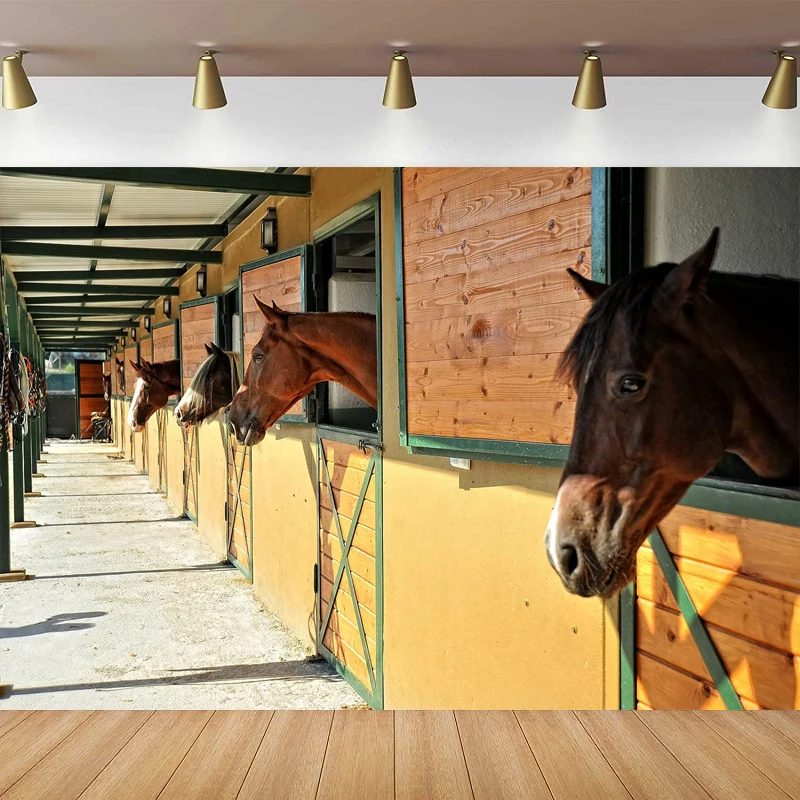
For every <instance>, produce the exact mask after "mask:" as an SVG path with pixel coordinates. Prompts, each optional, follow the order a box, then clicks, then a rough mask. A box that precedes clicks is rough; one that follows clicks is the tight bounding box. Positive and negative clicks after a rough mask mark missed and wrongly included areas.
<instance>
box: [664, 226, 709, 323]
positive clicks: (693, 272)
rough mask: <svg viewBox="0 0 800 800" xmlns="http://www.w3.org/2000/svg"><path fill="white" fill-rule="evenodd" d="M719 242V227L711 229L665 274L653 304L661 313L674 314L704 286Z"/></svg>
mask: <svg viewBox="0 0 800 800" xmlns="http://www.w3.org/2000/svg"><path fill="white" fill-rule="evenodd" d="M718 242H719V228H714V230H713V231H711V236H709V237H708V241H707V242H706V243H705V244H704V245H703V246H702V247H701V248H700V249H699V250H698V251H697V252H695V253H692V255H690V256H689V257H688V258H687V259H685V260H684V261H681V263H680V264H678V265H677V266H676V267H673V268H672V270H671V271H670V272H669V273H668V274H667V277H666V278H664V282H663V283H662V284H661V286H660V287H659V290H658V292H657V293H656V296H655V297H654V298H653V304H654V305H655V307H656V308H657V309H658V310H659V311H661V312H662V313H663V314H666V315H668V316H674V315H676V314H677V313H678V312H679V311H680V310H681V309H682V308H683V307H684V306H685V305H686V303H687V302H689V300H690V299H691V298H692V297H693V296H694V295H696V294H697V293H698V292H701V291H702V290H703V288H704V286H705V283H706V279H707V278H708V273H709V272H710V271H711V265H712V264H713V263H714V256H715V255H716V252H717V243H718Z"/></svg>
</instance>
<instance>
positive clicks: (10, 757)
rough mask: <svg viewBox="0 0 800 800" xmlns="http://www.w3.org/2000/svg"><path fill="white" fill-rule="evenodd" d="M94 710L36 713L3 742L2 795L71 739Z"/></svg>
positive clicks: (0, 764)
mask: <svg viewBox="0 0 800 800" xmlns="http://www.w3.org/2000/svg"><path fill="white" fill-rule="evenodd" d="M93 713H94V712H92V711H35V712H34V713H33V714H31V715H30V716H29V717H27V718H26V719H24V720H22V721H21V722H20V723H19V724H18V725H14V726H13V727H11V728H10V729H9V730H7V732H6V733H5V734H4V736H3V737H2V739H0V752H1V753H2V758H0V795H1V794H3V792H5V791H6V790H7V789H9V788H10V787H11V786H13V785H14V784H15V783H16V782H17V781H18V780H19V779H20V778H21V777H22V776H23V775H25V773H26V772H28V770H30V769H32V768H33V767H34V766H35V765H36V764H38V763H39V762H40V761H41V760H42V759H43V758H44V757H45V756H46V755H47V754H48V753H49V752H50V751H51V750H52V749H53V748H54V747H56V745H58V744H59V743H60V742H62V741H63V740H64V739H66V738H67V736H69V734H71V733H72V732H73V731H74V730H75V729H76V728H77V727H78V726H79V725H80V724H81V723H83V722H84V721H86V720H87V719H89V717H91V716H92V714H93Z"/></svg>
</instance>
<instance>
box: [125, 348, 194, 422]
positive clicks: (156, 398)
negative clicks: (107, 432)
mask: <svg viewBox="0 0 800 800" xmlns="http://www.w3.org/2000/svg"><path fill="white" fill-rule="evenodd" d="M131 366H132V367H133V369H134V371H135V372H136V378H137V380H136V385H135V386H134V389H133V398H132V399H131V406H130V409H129V410H128V425H129V426H130V428H131V430H132V431H133V432H134V433H139V431H142V430H143V429H144V426H145V425H146V424H147V420H148V419H150V417H152V416H153V414H155V413H156V411H158V410H159V409H161V408H164V407H165V406H166V405H167V402H168V401H169V398H170V397H171V396H172V395H174V394H177V393H178V392H179V391H180V389H181V375H180V361H177V360H172V361H158V362H155V363H150V362H149V361H145V359H142V363H141V364H137V363H136V362H135V361H133V360H131Z"/></svg>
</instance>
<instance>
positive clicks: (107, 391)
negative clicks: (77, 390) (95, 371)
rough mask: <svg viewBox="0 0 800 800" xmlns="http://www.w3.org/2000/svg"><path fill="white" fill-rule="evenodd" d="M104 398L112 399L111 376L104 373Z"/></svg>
mask: <svg viewBox="0 0 800 800" xmlns="http://www.w3.org/2000/svg"><path fill="white" fill-rule="evenodd" d="M103 398H104V399H105V400H110V399H111V375H106V374H105V373H103Z"/></svg>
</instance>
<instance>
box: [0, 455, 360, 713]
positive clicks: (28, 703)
mask: <svg viewBox="0 0 800 800" xmlns="http://www.w3.org/2000/svg"><path fill="white" fill-rule="evenodd" d="M47 449H48V450H49V453H48V455H47V456H45V458H46V459H47V462H48V463H46V464H42V465H41V466H40V471H41V472H42V473H43V474H44V475H45V477H44V478H34V480H33V488H34V489H35V490H41V492H42V495H43V496H42V497H41V498H31V499H28V500H27V501H26V518H27V519H34V520H36V522H37V523H38V525H39V527H36V528H29V529H19V530H14V531H12V545H11V546H12V562H13V566H14V567H24V568H26V569H27V570H28V572H29V573H33V574H34V575H35V576H36V577H35V578H34V579H33V580H27V581H21V582H16V583H2V584H0V683H2V684H4V685H5V690H4V692H3V695H2V698H3V699H0V710H2V709H12V708H27V709H72V708H89V709H114V708H117V709H128V708H156V709H188V708H206V709H212V708H229V709H257V708H317V709H324V708H340V707H342V706H350V705H356V704H360V703H361V700H360V698H359V697H358V695H357V694H356V693H355V692H354V691H353V690H352V689H351V688H350V686H349V685H348V684H347V683H345V682H344V681H343V680H342V679H341V678H339V676H338V675H336V673H335V672H334V671H333V670H332V669H331V668H330V667H329V666H328V665H327V664H326V663H324V662H316V663H309V662H308V661H306V660H305V657H306V653H305V652H304V648H303V646H302V645H301V644H300V642H299V641H298V640H297V639H296V637H295V636H294V635H293V634H291V633H290V632H289V631H287V630H286V629H285V628H284V627H283V625H282V624H281V623H280V621H279V620H278V619H277V618H276V617H275V616H274V615H273V614H271V613H270V612H269V611H268V610H265V609H263V607H261V606H260V604H259V603H258V601H257V600H256V599H255V597H254V595H253V593H252V590H251V587H250V584H249V583H248V582H247V581H246V580H244V579H243V578H242V577H241V576H240V573H239V572H238V570H236V569H234V568H232V567H230V566H228V565H221V564H218V563H217V562H216V559H215V558H214V555H213V553H212V551H211V549H210V548H209V547H208V546H207V545H206V544H205V542H204V541H203V540H202V539H201V538H200V536H199V535H198V533H197V532H196V530H195V529H194V526H193V524H192V523H191V522H190V521H189V520H186V519H181V518H176V516H175V513H174V512H173V511H172V509H171V508H170V507H169V506H168V505H167V503H166V501H165V500H163V499H162V497H161V496H160V495H159V494H156V493H154V492H153V491H152V489H151V487H150V484H149V482H148V479H147V478H146V477H144V476H142V475H138V474H137V473H136V471H135V469H134V467H133V465H132V464H131V463H130V462H128V461H122V460H114V459H110V458H108V455H109V454H111V453H113V452H115V450H116V448H115V447H113V446H110V445H95V444H90V443H78V442H63V443H58V442H49V443H48V445H47ZM8 684H12V687H11V689H10V690H9V689H8Z"/></svg>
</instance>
